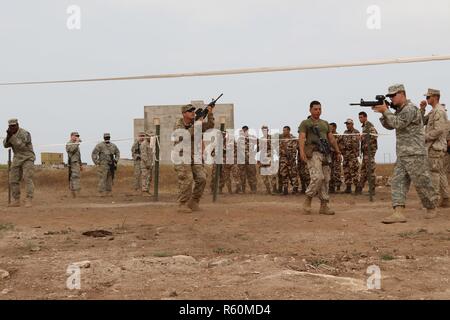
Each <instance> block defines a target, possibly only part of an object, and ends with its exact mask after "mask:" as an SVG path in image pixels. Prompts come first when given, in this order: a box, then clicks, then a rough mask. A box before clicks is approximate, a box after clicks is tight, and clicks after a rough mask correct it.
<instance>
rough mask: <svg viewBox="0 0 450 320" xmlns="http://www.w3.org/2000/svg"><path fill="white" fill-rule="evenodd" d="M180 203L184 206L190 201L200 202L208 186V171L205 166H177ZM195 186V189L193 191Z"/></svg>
mask: <svg viewBox="0 0 450 320" xmlns="http://www.w3.org/2000/svg"><path fill="white" fill-rule="evenodd" d="M175 172H176V174H177V179H178V202H179V203H180V204H184V203H186V202H187V201H189V200H190V199H192V200H194V201H196V202H199V201H200V198H201V197H202V195H203V191H204V190H205V186H206V170H205V167H204V165H203V164H177V165H175ZM192 185H194V189H192Z"/></svg>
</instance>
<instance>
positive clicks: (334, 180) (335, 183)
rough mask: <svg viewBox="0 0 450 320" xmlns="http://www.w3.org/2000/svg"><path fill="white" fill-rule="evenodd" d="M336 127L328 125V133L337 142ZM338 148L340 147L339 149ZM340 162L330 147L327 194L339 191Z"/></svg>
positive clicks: (332, 124) (331, 124) (334, 124)
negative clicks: (329, 172)
mask: <svg viewBox="0 0 450 320" xmlns="http://www.w3.org/2000/svg"><path fill="white" fill-rule="evenodd" d="M336 129H337V125H336V123H334V122H332V123H330V131H331V134H333V135H335V137H336V138H335V139H336V141H339V135H338V133H337V131H336ZM339 148H340V147H339ZM341 172H342V170H341V161H339V160H338V155H337V153H336V152H335V151H334V149H333V147H331V179H330V188H329V193H336V192H339V191H341V183H342V181H341V176H342V175H341Z"/></svg>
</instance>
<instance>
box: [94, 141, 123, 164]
mask: <svg viewBox="0 0 450 320" xmlns="http://www.w3.org/2000/svg"><path fill="white" fill-rule="evenodd" d="M111 155H112V158H113V159H114V160H115V161H116V162H118V161H119V158H120V151H119V149H118V148H117V146H116V145H115V144H114V143H112V142H110V143H106V142H100V143H99V144H97V145H96V146H95V148H94V150H93V151H92V161H93V162H94V163H95V164H96V165H111V164H112V162H111V160H112V159H111Z"/></svg>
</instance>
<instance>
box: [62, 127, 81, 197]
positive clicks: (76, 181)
mask: <svg viewBox="0 0 450 320" xmlns="http://www.w3.org/2000/svg"><path fill="white" fill-rule="evenodd" d="M80 143H81V140H80V135H79V134H78V132H72V133H71V134H70V141H69V142H67V144H66V152H67V159H68V160H67V163H68V166H69V167H70V180H69V189H70V191H71V193H72V197H73V198H76V197H77V196H78V195H79V193H80V190H81V184H80V179H81V170H82V169H83V167H82V163H81V154H80Z"/></svg>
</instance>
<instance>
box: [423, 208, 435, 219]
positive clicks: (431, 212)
mask: <svg viewBox="0 0 450 320" xmlns="http://www.w3.org/2000/svg"><path fill="white" fill-rule="evenodd" d="M436 211H437V210H436V208H433V209H427V212H426V213H425V215H424V216H423V217H424V218H425V219H433V218H436V216H437V212H436Z"/></svg>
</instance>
